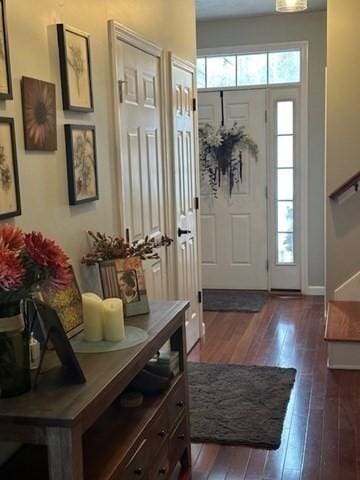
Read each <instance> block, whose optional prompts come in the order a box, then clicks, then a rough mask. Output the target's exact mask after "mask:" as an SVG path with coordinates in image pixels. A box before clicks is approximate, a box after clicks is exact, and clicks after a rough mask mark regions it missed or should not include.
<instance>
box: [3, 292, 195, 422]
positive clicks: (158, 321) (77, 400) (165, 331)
mask: <svg viewBox="0 0 360 480" xmlns="http://www.w3.org/2000/svg"><path fill="white" fill-rule="evenodd" d="M188 306H189V303H188V302H186V301H166V302H151V303H150V313H149V314H146V315H140V316H137V317H130V318H127V319H126V324H128V325H132V326H135V327H138V328H142V329H144V330H146V331H147V333H148V339H147V340H146V341H145V342H143V343H141V344H140V345H137V346H135V347H131V348H129V349H126V350H120V351H115V352H106V353H96V354H90V353H86V354H80V353H79V354H76V356H77V358H78V360H79V363H80V366H81V368H82V370H83V372H84V375H85V377H86V383H84V384H81V385H71V384H69V383H67V384H64V378H62V376H61V371H62V369H61V368H60V367H59V360H58V358H57V356H56V354H55V353H54V352H47V353H46V357H47V358H46V361H45V365H44V367H43V368H44V373H42V374H41V375H40V378H39V385H38V387H37V388H36V389H35V390H32V391H30V392H28V393H25V394H23V395H20V396H18V397H13V398H7V399H0V424H1V423H6V424H11V423H16V424H22V425H24V424H30V425H40V426H72V425H74V424H75V423H77V422H78V421H80V420H83V423H84V424H86V421H88V422H90V423H91V417H92V416H94V415H99V411H104V410H105V409H106V408H107V406H108V405H109V404H110V403H112V401H113V400H114V399H115V398H116V396H117V395H118V394H119V393H120V392H121V391H122V390H123V389H124V388H125V387H126V386H127V385H128V383H129V382H130V381H131V380H132V378H133V377H134V376H135V375H136V374H137V373H138V372H139V371H140V370H141V368H142V367H143V365H144V364H145V363H146V361H147V360H148V359H149V358H151V357H152V356H153V355H154V354H155V353H156V351H157V350H158V349H159V348H160V347H161V345H162V344H163V343H165V342H166V341H167V340H168V338H169V337H170V336H171V335H172V334H173V333H174V332H175V331H176V330H177V329H178V328H179V327H180V326H181V322H182V316H183V313H184V312H185V310H186V309H187V308H188ZM86 417H88V418H87V419H86ZM89 418H90V419H89ZM84 428H85V427H84Z"/></svg>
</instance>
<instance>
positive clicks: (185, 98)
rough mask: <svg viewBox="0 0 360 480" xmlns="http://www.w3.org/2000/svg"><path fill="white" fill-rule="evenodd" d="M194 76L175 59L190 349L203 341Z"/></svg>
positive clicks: (181, 285)
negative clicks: (201, 329) (201, 335)
mask: <svg viewBox="0 0 360 480" xmlns="http://www.w3.org/2000/svg"><path fill="white" fill-rule="evenodd" d="M193 76H194V72H193V70H192V69H191V68H188V67H186V65H183V64H182V62H179V61H176V60H174V59H173V60H172V106H173V126H174V128H173V130H174V139H173V141H174V153H175V154H174V181H175V219H176V230H177V232H176V233H177V237H176V252H177V253H176V255H177V259H176V263H177V291H178V298H182V299H186V300H189V301H190V309H189V310H188V311H187V318H186V341H187V348H188V350H190V349H191V348H192V347H193V345H194V344H195V343H196V342H197V340H198V339H199V338H200V328H201V304H200V303H199V297H198V294H199V290H200V288H199V256H198V211H197V210H196V196H197V194H198V193H197V192H198V182H197V178H198V170H197V168H196V157H195V141H196V135H195V131H194V112H193V98H194V88H193V85H194V83H193Z"/></svg>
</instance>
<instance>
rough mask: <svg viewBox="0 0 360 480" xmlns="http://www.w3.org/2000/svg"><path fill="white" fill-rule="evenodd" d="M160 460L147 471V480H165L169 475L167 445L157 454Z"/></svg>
mask: <svg viewBox="0 0 360 480" xmlns="http://www.w3.org/2000/svg"><path fill="white" fill-rule="evenodd" d="M159 457H160V460H158V461H156V464H155V465H154V466H151V467H150V469H149V480H165V479H166V478H167V477H168V475H169V469H170V463H169V450H168V445H167V443H166V444H165V445H164V448H163V449H162V450H161V452H160V453H159Z"/></svg>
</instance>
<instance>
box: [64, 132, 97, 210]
mask: <svg viewBox="0 0 360 480" xmlns="http://www.w3.org/2000/svg"><path fill="white" fill-rule="evenodd" d="M65 143H66V159H67V174H68V190H69V203H70V205H78V204H79V203H85V202H91V201H93V200H98V198H99V191H98V178H97V160H96V138H95V127H94V126H93V125H65Z"/></svg>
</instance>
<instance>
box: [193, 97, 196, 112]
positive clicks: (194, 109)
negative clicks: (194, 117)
mask: <svg viewBox="0 0 360 480" xmlns="http://www.w3.org/2000/svg"><path fill="white" fill-rule="evenodd" d="M193 112H196V98H193Z"/></svg>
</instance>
